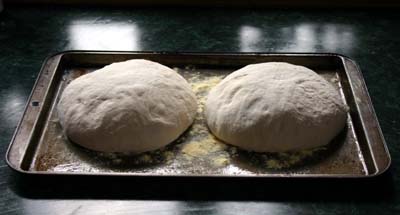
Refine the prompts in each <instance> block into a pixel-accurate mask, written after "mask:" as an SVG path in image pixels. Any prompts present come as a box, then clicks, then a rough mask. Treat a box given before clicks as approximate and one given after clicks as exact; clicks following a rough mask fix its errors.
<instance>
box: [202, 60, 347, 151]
mask: <svg viewBox="0 0 400 215" xmlns="http://www.w3.org/2000/svg"><path fill="white" fill-rule="evenodd" d="M205 117H206V121H207V125H208V127H209V129H210V130H211V132H212V133H213V134H214V135H215V136H217V137H218V138H219V139H221V140H223V141H225V142H227V143H230V144H232V145H236V146H238V147H240V148H242V149H245V150H249V151H255V152H283V151H291V150H301V149H308V148H313V147H317V146H322V145H326V144H328V143H329V142H330V141H331V140H332V139H333V138H334V137H335V136H336V135H337V134H338V133H339V132H340V131H341V130H342V129H343V127H344V126H345V123H346V117H347V106H346V105H345V104H344V103H343V101H342V99H341V97H340V95H339V93H338V91H337V90H336V89H335V88H334V87H333V86H332V85H331V84H330V83H329V82H328V81H326V80H325V79H323V78H322V77H321V76H319V75H318V74H316V73H315V72H314V71H312V70H310V69H308V68H305V67H303V66H296V65H292V64H288V63H260V64H252V65H248V66H246V67H244V68H242V69H240V70H237V71H235V72H233V73H231V74H230V75H228V76H227V77H226V78H225V79H224V80H222V81H221V82H220V83H219V84H218V85H217V86H216V87H215V88H213V89H212V90H211V91H210V93H209V95H208V98H207V101H206V106H205Z"/></svg>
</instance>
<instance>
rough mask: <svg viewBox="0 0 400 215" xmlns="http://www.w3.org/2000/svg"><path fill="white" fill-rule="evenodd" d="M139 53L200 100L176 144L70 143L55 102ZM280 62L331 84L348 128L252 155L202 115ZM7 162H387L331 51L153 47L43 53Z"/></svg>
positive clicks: (42, 165) (309, 167)
mask: <svg viewBox="0 0 400 215" xmlns="http://www.w3.org/2000/svg"><path fill="white" fill-rule="evenodd" d="M134 58H144V59H148V60H152V61H156V62H159V63H161V64H164V65H167V66H169V67H171V68H173V69H174V70H176V71H177V72H178V73H180V74H181V75H182V76H184V77H185V78H186V79H187V80H188V82H189V83H190V84H191V86H192V88H193V90H194V92H195V93H196V95H197V98H198V103H199V106H198V113H197V117H196V120H195V123H194V124H193V125H192V126H191V127H190V128H189V129H188V130H187V131H186V132H185V133H184V134H183V135H181V137H179V138H178V139H177V140H176V141H175V142H173V143H171V144H170V145H168V146H166V147H165V148H162V149H160V150H157V151H153V152H148V153H143V154H140V155H129V154H123V153H99V152H93V151H90V150H87V149H84V148H82V147H80V146H78V145H76V144H74V143H71V142H69V141H68V140H67V139H66V138H65V137H64V135H63V134H62V132H61V128H60V125H59V123H58V117H57V112H56V111H55V107H56V105H57V101H58V98H59V95H60V94H61V93H62V91H63V89H64V87H65V86H66V85H67V84H68V83H69V82H70V81H71V80H73V79H75V78H77V77H79V76H81V75H83V74H86V73H89V72H92V71H93V70H95V69H98V68H101V67H103V66H105V65H107V64H110V63H113V62H118V61H124V60H128V59H134ZM272 61H283V62H289V63H293V64H298V65H303V66H306V67H309V68H311V69H313V70H314V71H316V72H317V73H319V74H320V75H321V76H322V77H324V78H325V79H326V80H328V81H329V82H331V83H332V84H333V85H334V86H336V89H337V90H338V91H339V92H340V93H341V95H342V97H343V100H344V101H345V102H346V103H347V105H348V106H349V107H350V112H349V114H348V121H347V126H346V128H345V129H344V130H343V131H342V132H341V134H339V135H338V136H337V137H336V138H335V139H334V140H333V141H332V142H331V143H330V144H329V145H328V146H324V147H320V148H316V149H311V150H303V151H299V152H287V153H251V152H245V151H242V150H239V149H237V148H236V147H233V146H230V145H226V144H224V143H222V142H220V141H218V140H217V139H215V138H214V136H213V135H211V134H210V133H209V131H208V130H207V127H206V125H205V122H204V118H203V106H204V102H205V98H206V95H207V93H208V91H209V90H210V89H211V88H212V87H213V86H215V85H216V84H217V83H218V82H219V81H220V80H222V79H223V78H224V77H225V76H226V75H227V74H229V73H231V72H233V71H234V70H236V69H239V68H241V67H243V66H245V65H247V64H252V63H258V62H272ZM6 156H7V157H6V159H7V162H8V164H9V165H10V167H11V168H13V169H15V170H17V171H19V172H23V173H29V174H75V175H130V176H203V177H205V176H220V177H227V176H232V177H370V176H375V175H379V174H381V173H382V172H384V171H385V170H386V169H387V168H388V166H389V165H390V156H389V153H388V150H387V148H386V145H385V142H384V139H383V136H382V134H381V131H380V128H379V124H378V122H377V119H376V116H375V113H374V110H373V108H372V105H371V101H370V98H369V95H368V93H367V89H366V86H365V84H364V81H363V78H362V75H361V72H360V71H359V69H358V67H357V66H356V64H355V63H354V62H353V61H351V60H350V59H348V58H346V57H343V56H340V55H336V54H267V53H254V54H250V53H249V54H239V53H238V54H234V53H231V54H227V53H225V54H215V53H213V54H211V53H153V52H64V53H60V54H57V55H54V56H52V57H50V58H48V59H47V60H46V62H45V64H44V65H43V68H42V71H41V73H40V74H39V77H38V79H37V82H36V84H35V87H34V89H33V91H32V95H31V97H30V99H29V102H28V104H27V107H26V110H25V113H24V116H23V118H22V120H21V123H20V125H19V126H18V128H17V130H16V133H15V136H14V138H13V140H12V141H11V143H10V147H9V150H8V153H7V155H6Z"/></svg>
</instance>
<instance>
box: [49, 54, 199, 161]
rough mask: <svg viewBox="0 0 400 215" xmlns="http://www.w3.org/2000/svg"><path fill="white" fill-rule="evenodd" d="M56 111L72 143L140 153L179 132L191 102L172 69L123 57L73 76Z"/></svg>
mask: <svg viewBox="0 0 400 215" xmlns="http://www.w3.org/2000/svg"><path fill="white" fill-rule="evenodd" d="M57 110H58V116H59V119H60V123H61V125H62V127H63V130H64V132H65V134H66V135H67V137H68V138H69V139H70V140H72V141H73V142H75V143H77V144H79V145H82V146H83V147H86V148H89V149H92V150H95V151H103V152H131V153H141V152H145V151H150V150H155V149H158V148H160V147H163V146H165V145H167V144H168V143H171V142H172V141H174V140H175V139H176V138H177V137H178V136H179V135H181V134H182V133H183V132H184V131H185V130H186V129H187V128H188V127H189V126H190V125H191V124H192V122H193V120H194V117H195V114H196V110H197V102H196V97H195V95H194V93H193V92H192V89H191V87H190V85H189V84H188V83H187V82H186V80H185V79H184V78H183V77H182V76H180V75H179V74H178V73H176V72H175V71H174V70H172V69H170V68H168V67H166V66H163V65H161V64H159V63H155V62H151V61H148V60H129V61H126V62H120V63H113V64H111V65H108V66H106V67H104V68H102V69H100V70H97V71H95V72H92V73H89V74H87V75H83V76H81V77H79V78H77V79H75V80H73V81H72V82H71V83H70V84H69V85H68V86H67V87H66V88H65V90H64V92H63V94H62V96H61V99H60V100H59V103H58V109H57Z"/></svg>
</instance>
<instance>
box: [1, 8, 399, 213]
mask: <svg viewBox="0 0 400 215" xmlns="http://www.w3.org/2000/svg"><path fill="white" fill-rule="evenodd" d="M397 14H398V13H397V11H395V10H393V11H389V10H383V9H380V10H371V11H360V10H343V11H340V10H327V9H326V10H322V11H321V10H320V11H316V10H307V11H306V10H277V9H274V10H251V9H244V10H231V9H229V10H228V9H205V8H204V9H198V10H194V9H187V8H186V9H185V8H180V9H144V8H142V9H137V8H136V9H135V8H130V9H124V10H123V9H117V8H113V9H99V8H96V9H93V8H59V7H52V8H13V7H7V8H6V9H5V11H3V12H2V13H0V50H1V54H0V91H1V93H0V117H1V118H0V133H1V136H0V155H2V156H3V155H4V154H5V153H6V149H7V147H8V144H9V142H10V140H11V137H12V134H13V132H14V129H15V128H16V126H17V123H18V120H19V119H20V117H21V115H22V112H23V109H24V106H25V102H26V100H27V98H28V96H29V93H30V91H31V89H32V86H33V84H34V81H35V79H36V76H37V74H38V72H39V70H40V67H41V64H42V62H43V61H44V59H45V58H46V57H47V56H49V55H51V54H53V53H56V52H59V51H63V50H128V51H129V50H130V51H207V52H214V51H218V52H337V53H340V54H344V55H347V56H349V57H351V58H352V59H354V60H356V61H357V62H358V64H359V65H360V67H361V69H362V72H363V75H364V78H365V80H366V83H367V86H368V89H369V92H370V95H371V98H372V101H373V104H374V107H375V110H376V113H377V116H378V118H379V122H380V125H381V127H382V131H383V134H384V136H385V139H386V142H387V145H388V147H389V150H390V152H391V155H392V168H391V169H390V170H389V172H387V173H386V174H384V175H383V176H381V177H379V178H376V179H367V180H331V181H327V180H318V181H315V180H311V181H310V180H301V181H291V180H284V181H277V180H268V181H264V180H257V181H246V180H233V181H231V180H227V179H224V180H219V181H215V180H209V179H208V180H195V179H192V180H175V179H171V178H170V179H166V180H160V179H152V180H144V179H140V178H139V179H128V178H122V179H115V180H114V179H109V178H96V179H94V178H79V179H77V178H55V177H51V178H38V177H23V176H21V175H18V174H16V173H14V172H13V171H11V170H10V169H9V168H8V167H7V165H6V163H5V161H4V159H1V160H0V213H3V214H87V213H88V212H91V213H93V214H94V213H96V214H98V213H104V214H120V213H124V212H125V213H129V214H142V213H158V214H235V213H238V212H240V213H241V214H293V213H296V214H311V213H312V214H343V213H346V214H366V213H371V214H378V213H379V214H394V213H395V212H396V211H397V213H398V212H399V211H400V198H399V197H398V195H399V194H400V188H399V186H398V185H399V184H400V175H399V173H398V172H397V170H396V169H397V168H396V167H397V166H399V165H400V160H399V158H400V145H399V144H398V138H399V137H400V114H399V111H400V99H398V98H399V97H400V75H399V74H400V70H399V68H400V60H399V59H400V15H397Z"/></svg>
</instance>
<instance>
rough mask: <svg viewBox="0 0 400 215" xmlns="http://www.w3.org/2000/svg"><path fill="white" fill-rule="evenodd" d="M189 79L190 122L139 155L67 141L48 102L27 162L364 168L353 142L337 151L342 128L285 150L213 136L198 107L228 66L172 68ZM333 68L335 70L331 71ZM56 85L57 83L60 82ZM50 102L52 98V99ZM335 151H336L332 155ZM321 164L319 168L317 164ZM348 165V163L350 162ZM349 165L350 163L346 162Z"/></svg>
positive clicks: (100, 168)
mask: <svg viewBox="0 0 400 215" xmlns="http://www.w3.org/2000/svg"><path fill="white" fill-rule="evenodd" d="M174 70H176V71H177V72H178V73H180V74H181V75H182V76H183V77H185V78H186V79H187V80H188V82H189V83H190V84H191V86H192V88H193V90H194V92H195V93H196V96H197V99H198V110H197V116H196V119H195V122H194V124H193V125H192V126H191V127H190V128H189V129H188V130H187V131H186V132H185V133H184V134H182V135H181V137H179V138H178V140H176V141H175V142H173V143H171V144H170V145H168V146H166V147H164V148H162V149H160V150H156V151H153V152H148V153H143V154H140V155H130V154H124V153H100V152H93V151H90V150H87V149H84V148H82V147H80V146H78V145H76V144H73V143H70V142H69V141H68V140H67V139H66V138H65V137H64V135H62V132H61V127H60V125H59V123H58V120H57V114H56V112H55V111H54V107H53V108H52V112H51V118H50V120H49V122H48V124H47V126H46V127H45V130H44V132H43V136H42V139H41V141H42V143H41V144H40V148H39V152H38V155H37V157H36V160H35V161H34V163H33V166H32V168H33V169H34V170H37V171H50V172H51V171H56V172H89V173H90V172H92V173H96V172H97V173H99V172H105V173H112V172H129V173H144V174H156V175H170V174H173V175H188V174H199V175H201V174H211V175H213V174H214V175H258V174H266V173H296V174H307V173H312V172H316V171H318V172H319V173H324V172H326V173H332V172H333V173H335V172H336V173H342V172H346V171H348V170H349V169H342V168H339V167H340V166H343V164H345V163H349V162H350V163H354V165H353V167H354V166H355V167H356V168H357V169H359V171H360V174H364V168H363V167H362V164H361V163H358V162H357V161H355V160H351V159H350V160H349V159H348V158H347V156H346V153H354V152H355V151H356V150H357V149H356V148H355V147H352V148H346V150H350V151H343V150H337V149H338V148H339V149H340V145H341V144H342V143H343V142H345V141H344V140H343V139H349V138H350V139H351V138H354V137H352V136H351V135H350V134H349V133H348V132H343V134H342V135H341V138H339V139H340V140H339V141H334V142H333V143H332V144H330V145H328V146H326V147H321V148H317V149H311V150H303V151H299V152H288V153H251V152H245V151H242V150H239V149H237V148H236V147H233V146H230V145H227V144H225V143H223V142H221V141H219V140H218V139H216V138H215V137H214V136H213V135H212V134H210V132H209V131H208V129H207V126H206V124H205V120H204V116H203V110H204V104H205V101H206V95H207V94H208V92H209V90H210V89H211V88H212V87H213V86H215V85H216V84H218V83H219V82H220V81H221V80H222V79H223V78H224V77H225V76H226V75H227V74H229V73H230V72H231V70H218V71H215V70H212V69H202V68H196V67H194V66H188V67H183V68H174ZM82 71H84V72H90V71H92V70H88V69H87V70H85V69H75V70H70V71H69V72H67V73H66V75H64V77H63V83H62V84H63V85H65V84H66V83H68V82H70V81H71V80H72V79H73V78H76V77H78V76H79V75H82V74H83V73H84V72H82ZM333 74H335V73H333ZM323 76H324V77H325V78H326V79H327V80H329V81H330V82H331V83H333V84H334V85H335V86H337V85H338V80H337V76H336V75H332V74H331V73H330V72H327V73H326V74H323ZM63 85H62V86H61V89H62V88H63ZM54 105H56V103H55V104H54ZM335 156H338V157H337V159H335ZM321 163H323V165H325V166H327V167H325V168H321V167H320V166H321V165H318V164H321ZM353 167H352V168H353ZM349 168H350V167H349Z"/></svg>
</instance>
